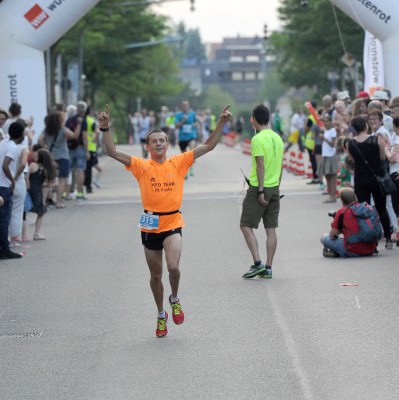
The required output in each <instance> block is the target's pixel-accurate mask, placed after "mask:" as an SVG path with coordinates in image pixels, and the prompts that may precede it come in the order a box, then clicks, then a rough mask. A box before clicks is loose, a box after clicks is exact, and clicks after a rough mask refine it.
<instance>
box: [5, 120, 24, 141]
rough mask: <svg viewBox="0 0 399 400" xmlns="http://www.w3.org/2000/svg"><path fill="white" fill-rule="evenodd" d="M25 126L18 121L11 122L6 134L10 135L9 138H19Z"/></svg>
mask: <svg viewBox="0 0 399 400" xmlns="http://www.w3.org/2000/svg"><path fill="white" fill-rule="evenodd" d="M24 130H25V127H24V126H23V125H22V124H21V123H19V122H13V123H12V124H11V125H10V127H9V128H8V134H9V135H10V139H12V140H18V139H21V138H22V137H23V135H24Z"/></svg>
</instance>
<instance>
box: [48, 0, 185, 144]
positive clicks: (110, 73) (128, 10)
mask: <svg viewBox="0 0 399 400" xmlns="http://www.w3.org/2000/svg"><path fill="white" fill-rule="evenodd" d="M120 4H121V2H120V0H102V1H101V2H100V3H99V4H98V5H97V6H96V7H95V8H93V9H92V10H91V12H89V13H88V14H87V15H86V16H85V17H84V18H83V19H82V20H81V21H79V23H78V24H76V25H75V26H74V27H73V28H72V29H71V30H70V31H69V32H68V33H67V34H66V35H65V36H64V37H63V38H62V39H61V40H60V41H59V42H58V43H56V45H55V46H54V47H53V49H52V50H53V52H54V53H55V54H62V57H63V61H66V62H69V61H75V62H76V61H77V60H79V53H80V50H82V53H81V54H83V73H84V74H85V75H86V80H87V81H88V82H89V84H90V85H89V89H90V91H89V93H86V96H85V97H86V99H88V100H89V102H90V103H91V104H92V107H93V109H95V108H96V105H97V100H99V99H101V103H99V106H100V108H101V107H103V104H104V102H108V103H110V105H111V109H113V110H114V113H113V117H114V127H116V128H117V130H119V131H120V132H121V133H120V134H119V137H121V136H122V137H123V136H124V135H125V134H124V133H122V132H126V131H127V125H128V119H127V114H128V112H132V111H134V108H135V99H136V97H141V99H142V105H143V107H146V108H153V109H159V107H160V105H161V104H162V103H163V100H164V98H165V97H166V96H168V95H170V94H173V93H177V92H178V91H179V90H180V89H181V88H182V85H181V83H180V82H179V80H178V65H177V61H176V59H175V56H174V54H173V51H172V49H171V47H170V45H162V44H161V45H156V46H147V47H141V48H134V49H128V48H126V46H127V45H128V44H132V43H141V42H148V41H153V40H159V39H162V38H163V37H165V35H166V34H167V33H169V28H168V25H167V23H168V21H167V19H166V18H165V17H162V16H158V15H155V14H154V13H152V12H151V10H150V8H148V7H146V6H134V7H132V6H131V7H121V6H120ZM122 141H123V139H122Z"/></svg>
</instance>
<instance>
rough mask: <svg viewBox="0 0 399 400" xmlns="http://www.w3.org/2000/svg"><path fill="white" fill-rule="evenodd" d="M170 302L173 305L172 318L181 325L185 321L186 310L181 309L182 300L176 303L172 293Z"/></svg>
mask: <svg viewBox="0 0 399 400" xmlns="http://www.w3.org/2000/svg"><path fill="white" fill-rule="evenodd" d="M169 304H170V306H171V307H172V318H173V322H174V323H175V324H176V325H181V324H182V323H183V322H184V312H183V310H182V309H181V304H180V301H179V300H177V301H175V302H174V303H173V302H172V300H171V295H170V296H169Z"/></svg>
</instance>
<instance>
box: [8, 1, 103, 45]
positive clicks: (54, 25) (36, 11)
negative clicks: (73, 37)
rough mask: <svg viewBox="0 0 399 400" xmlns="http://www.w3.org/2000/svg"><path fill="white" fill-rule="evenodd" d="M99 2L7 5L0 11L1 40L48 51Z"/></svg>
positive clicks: (47, 2)
mask: <svg viewBox="0 0 399 400" xmlns="http://www.w3.org/2000/svg"><path fill="white" fill-rule="evenodd" d="M99 1H100V0H84V1H78V0H21V1H6V2H4V3H2V5H1V7H0V20H1V21H2V23H1V26H0V36H1V37H2V38H9V39H11V38H12V39H13V40H15V41H17V42H20V43H24V44H26V45H28V46H31V47H33V48H35V49H38V50H43V51H44V50H47V49H48V48H49V47H50V46H51V45H52V44H53V43H55V42H56V41H57V40H58V39H59V38H60V37H61V36H62V35H63V34H64V33H65V32H67V31H68V30H69V29H70V28H71V27H72V26H73V25H74V24H75V23H76V22H77V21H79V19H80V18H81V17H83V16H84V15H85V14H86V13H87V12H88V11H89V10H90V9H91V8H92V7H94V6H95V5H96V4H97V3H98V2H99Z"/></svg>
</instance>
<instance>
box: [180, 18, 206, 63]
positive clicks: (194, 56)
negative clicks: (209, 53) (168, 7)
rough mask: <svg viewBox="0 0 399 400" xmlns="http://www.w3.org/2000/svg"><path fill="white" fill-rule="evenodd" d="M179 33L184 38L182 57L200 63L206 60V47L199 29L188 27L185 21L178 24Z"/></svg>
mask: <svg viewBox="0 0 399 400" xmlns="http://www.w3.org/2000/svg"><path fill="white" fill-rule="evenodd" d="M177 34H178V35H179V37H180V38H181V39H182V42H181V52H180V56H181V58H182V59H187V60H194V61H196V62H197V63H198V64H199V63H200V62H201V61H203V60H205V58H206V56H205V47H204V45H203V44H202V40H201V35H200V32H199V30H198V29H188V30H187V29H186V27H185V25H184V23H183V22H180V23H179V25H178V26H177Z"/></svg>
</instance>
